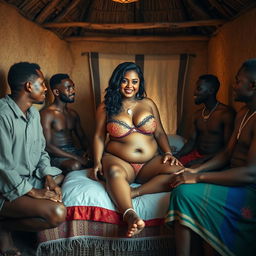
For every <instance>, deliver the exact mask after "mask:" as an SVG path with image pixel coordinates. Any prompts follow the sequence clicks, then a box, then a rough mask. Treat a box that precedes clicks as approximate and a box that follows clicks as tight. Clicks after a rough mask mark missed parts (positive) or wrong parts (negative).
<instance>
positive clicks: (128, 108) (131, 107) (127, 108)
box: [125, 101, 137, 116]
mask: <svg viewBox="0 0 256 256" xmlns="http://www.w3.org/2000/svg"><path fill="white" fill-rule="evenodd" d="M136 105H137V101H135V103H134V104H133V105H130V106H128V107H125V108H126V112H127V114H128V115H129V116H131V115H132V114H133V109H134V108H135V107H136Z"/></svg>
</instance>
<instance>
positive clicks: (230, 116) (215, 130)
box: [175, 75, 235, 167]
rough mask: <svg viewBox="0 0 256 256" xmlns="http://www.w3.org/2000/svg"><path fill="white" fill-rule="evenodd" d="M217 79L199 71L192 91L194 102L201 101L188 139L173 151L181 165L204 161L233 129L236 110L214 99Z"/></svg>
mask: <svg viewBox="0 0 256 256" xmlns="http://www.w3.org/2000/svg"><path fill="white" fill-rule="evenodd" d="M219 86H220V82H219V80H218V78H217V77H216V76H214V75H202V76H200V77H199V79H198V81H197V87H196V90H195V93H194V99H195V104H197V105H198V104H204V107H203V108H201V109H200V110H198V111H196V113H195V117H194V122H193V127H192V132H191V136H190V138H189V140H188V141H187V143H186V144H185V145H184V146H183V147H182V149H181V150H180V151H179V152H178V153H177V154H176V155H175V156H176V157H177V158H178V159H179V160H180V162H181V163H182V164H183V165H184V166H187V167H189V166H193V165H194V166H196V165H198V164H201V163H204V162H206V161H207V160H209V159H210V158H212V157H213V156H215V155H216V154H217V153H218V152H219V151H220V150H222V149H223V148H224V147H225V146H226V144H227V142H228V140H229V138H230V135H231V133H232V131H233V125H234V117H235V111H234V110H233V109H232V108H231V107H229V106H226V105H224V104H222V103H221V102H219V101H217V99H216V94H217V92H218V90H219Z"/></svg>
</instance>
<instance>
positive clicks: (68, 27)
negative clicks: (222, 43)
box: [4, 0, 256, 41]
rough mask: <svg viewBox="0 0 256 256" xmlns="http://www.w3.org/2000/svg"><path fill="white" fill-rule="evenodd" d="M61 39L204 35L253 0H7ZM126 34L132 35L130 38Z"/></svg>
mask: <svg viewBox="0 0 256 256" xmlns="http://www.w3.org/2000/svg"><path fill="white" fill-rule="evenodd" d="M4 2H6V3H8V4H11V5H14V6H15V7H16V8H18V10H19V12H20V13H21V14H22V15H23V16H25V17H26V18H28V19H30V20H31V21H34V22H36V23H38V24H40V25H41V26H43V27H45V28H47V29H50V30H52V31H53V32H55V33H56V34H57V35H58V36H59V37H60V38H63V39H65V40H68V41H72V40H99V41H100V40H104V38H105V39H106V38H108V39H110V40H113V41H122V40H125V41H127V40H128V41H129V40H130V39H131V40H135V39H137V40H138V41H140V40H149V41H154V40H161V38H162V39H163V38H165V39H167V40H174V39H177V37H178V38H180V39H181V40H182V39H185V38H191V40H193V39H195V40H197V39H200V38H201V39H202V40H203V39H204V38H208V37H210V36H212V35H213V34H214V33H216V31H217V29H218V27H219V26H221V25H223V24H224V23H226V22H228V21H230V20H232V19H234V18H236V17H237V16H239V15H241V14H242V13H244V12H246V11H248V10H249V9H251V8H255V6H256V1H255V0H139V1H138V2H134V3H130V4H120V3H116V2H113V1H112V0H5V1H4ZM129 38H130V39H129Z"/></svg>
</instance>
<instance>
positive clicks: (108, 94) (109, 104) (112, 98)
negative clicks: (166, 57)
mask: <svg viewBox="0 0 256 256" xmlns="http://www.w3.org/2000/svg"><path fill="white" fill-rule="evenodd" d="M131 70H133V71H135V72H136V73H137V74H138V77H139V79H140V87H139V91H138V92H137V94H136V99H143V98H144V97H145V96H146V92H145V87H144V77H143V73H142V71H141V69H140V67H139V66H138V65H136V64H135V63H134V62H123V63H121V64H119V65H118V66H117V67H116V68H115V70H114V71H113V73H112V75H111V77H110V79H109V82H108V87H107V88H106V90H105V97H104V99H105V100H104V103H105V108H106V112H107V116H108V117H111V116H114V115H117V114H118V113H119V112H120V111H121V109H122V95H121V93H120V85H121V82H122V80H123V78H124V76H125V74H126V72H128V71H131Z"/></svg>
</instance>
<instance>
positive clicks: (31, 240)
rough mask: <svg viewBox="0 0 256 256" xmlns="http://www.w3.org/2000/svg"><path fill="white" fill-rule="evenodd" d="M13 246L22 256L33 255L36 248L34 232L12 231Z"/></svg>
mask: <svg viewBox="0 0 256 256" xmlns="http://www.w3.org/2000/svg"><path fill="white" fill-rule="evenodd" d="M13 239H14V244H15V246H16V247H17V248H18V249H19V250H20V251H21V253H22V256H35V255H36V248H37V240H36V233H27V232H15V233H13Z"/></svg>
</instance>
